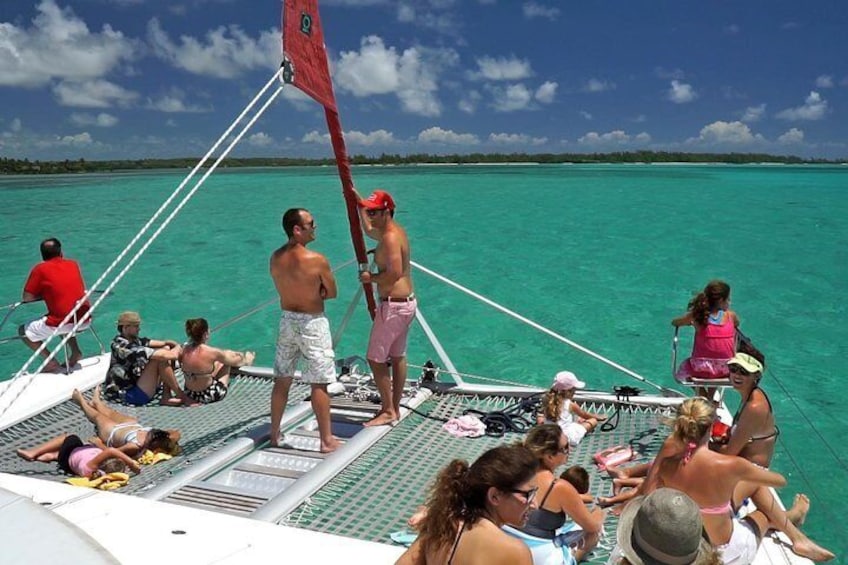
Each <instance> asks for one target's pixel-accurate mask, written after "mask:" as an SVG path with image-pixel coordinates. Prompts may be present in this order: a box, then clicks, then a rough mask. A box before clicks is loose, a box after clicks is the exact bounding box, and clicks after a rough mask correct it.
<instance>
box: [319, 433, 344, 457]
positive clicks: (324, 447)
mask: <svg viewBox="0 0 848 565" xmlns="http://www.w3.org/2000/svg"><path fill="white" fill-rule="evenodd" d="M341 446H342V442H340V441H339V439H338V438H337V437H335V436H333V439H332V441H330V442H328V443H324V442H323V441H322V442H321V453H332V452H334V451H335V450H337V449H338V448H340V447H341Z"/></svg>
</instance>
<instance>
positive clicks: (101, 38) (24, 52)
mask: <svg viewBox="0 0 848 565" xmlns="http://www.w3.org/2000/svg"><path fill="white" fill-rule="evenodd" d="M36 9H37V10H38V15H37V16H36V17H35V18H34V19H33V20H32V26H31V27H29V28H24V27H17V26H15V25H14V24H12V23H0V85H5V86H28V87H33V86H41V85H44V84H47V83H48V82H49V81H50V80H51V79H54V78H60V79H71V80H83V79H93V78H98V77H102V76H104V75H106V74H107V73H109V72H110V71H112V70H113V69H115V68H116V67H118V66H119V65H120V64H121V63H123V62H124V61H129V60H132V59H133V58H134V54H135V52H136V45H135V42H134V41H133V40H130V39H128V38H126V37H124V35H123V34H122V33H121V32H119V31H115V30H113V29H112V28H111V27H110V26H109V25H108V24H107V25H104V26H103V28H102V29H101V31H100V32H91V31H90V30H89V29H88V26H87V25H86V23H85V22H84V21H82V20H81V19H79V18H78V17H77V16H76V15H75V14H74V12H73V11H72V10H71V9H70V8H65V9H62V8H60V7H59V6H57V5H56V3H55V2H54V1H53V0H42V2H40V3H39V4H38V5H37V6H36Z"/></svg>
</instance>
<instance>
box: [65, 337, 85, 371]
mask: <svg viewBox="0 0 848 565" xmlns="http://www.w3.org/2000/svg"><path fill="white" fill-rule="evenodd" d="M68 346H69V347H70V348H71V356H70V357H69V358H68V367H73V366H74V365H76V364H77V363H79V362H80V359H82V350H81V349H80V347H79V342H77V336H73V337H71V338H69V339H68Z"/></svg>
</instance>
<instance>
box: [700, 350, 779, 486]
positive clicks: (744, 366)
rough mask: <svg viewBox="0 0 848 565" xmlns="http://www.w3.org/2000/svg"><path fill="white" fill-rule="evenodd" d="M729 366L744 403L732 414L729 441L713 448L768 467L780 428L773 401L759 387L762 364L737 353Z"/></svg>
mask: <svg viewBox="0 0 848 565" xmlns="http://www.w3.org/2000/svg"><path fill="white" fill-rule="evenodd" d="M727 365H728V367H729V369H730V382H731V384H733V388H734V389H735V390H736V392H738V393H739V394H740V396H742V404H741V405H740V406H739V410H737V412H736V415H735V416H734V417H733V427H732V428H731V430H730V438H729V439H728V441H727V443H726V444H725V445H720V446H714V448H715V450H716V451H719V452H720V453H724V454H727V455H738V456H739V457H743V458H745V459H747V460H748V461H750V462H751V463H755V464H757V465H759V466H760V467H765V468H766V469H768V467H769V465H770V464H771V458H772V455H773V454H774V447H775V444H776V443H777V436H778V435H779V434H780V430H779V429H778V428H777V425H776V424H775V422H774V412H773V411H772V408H771V402H769V398H768V396H766V393H765V391H764V390H763V389H761V388H760V387H759V384H760V378H762V374H763V365H762V363H760V362H759V361H758V360H757V359H755V358H754V357H752V356H751V355H748V354H746V353H737V354H736V356H735V357H733V359H731V360H730V361H728V362H727Z"/></svg>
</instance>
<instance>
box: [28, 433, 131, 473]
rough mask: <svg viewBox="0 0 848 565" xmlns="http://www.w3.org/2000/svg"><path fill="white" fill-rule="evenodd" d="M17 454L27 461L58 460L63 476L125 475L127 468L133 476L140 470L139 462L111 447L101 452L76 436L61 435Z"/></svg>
mask: <svg viewBox="0 0 848 565" xmlns="http://www.w3.org/2000/svg"><path fill="white" fill-rule="evenodd" d="M17 453H18V455H19V456H20V457H22V458H24V459H26V460H27V461H41V462H43V463H50V462H52V461H57V462H58V463H59V468H60V469H61V470H62V471H64V472H65V473H68V474H70V475H77V476H79V477H87V478H89V479H94V478H97V477H98V476H99V475H101V474H107V473H116V472H126V470H127V468H130V469H132V470H133V472H135V473H138V472H139V471H140V470H141V467H140V466H139V464H138V462H136V461H134V460H133V459H131V458H130V457H129V456H128V455H126V454H125V453H123V452H121V451H119V450H117V449H115V448H114V447H107V448H105V449H101V448H99V447H97V446H95V445H92V444H90V443H83V442H82V440H81V439H80V438H79V436H76V435H73V434H70V435H69V434H63V435H61V436H59V437H56V438H53V439H51V440H50V441H48V442H45V443H43V444H41V445H39V446H37V447H34V448H32V449H18V451H17Z"/></svg>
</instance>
